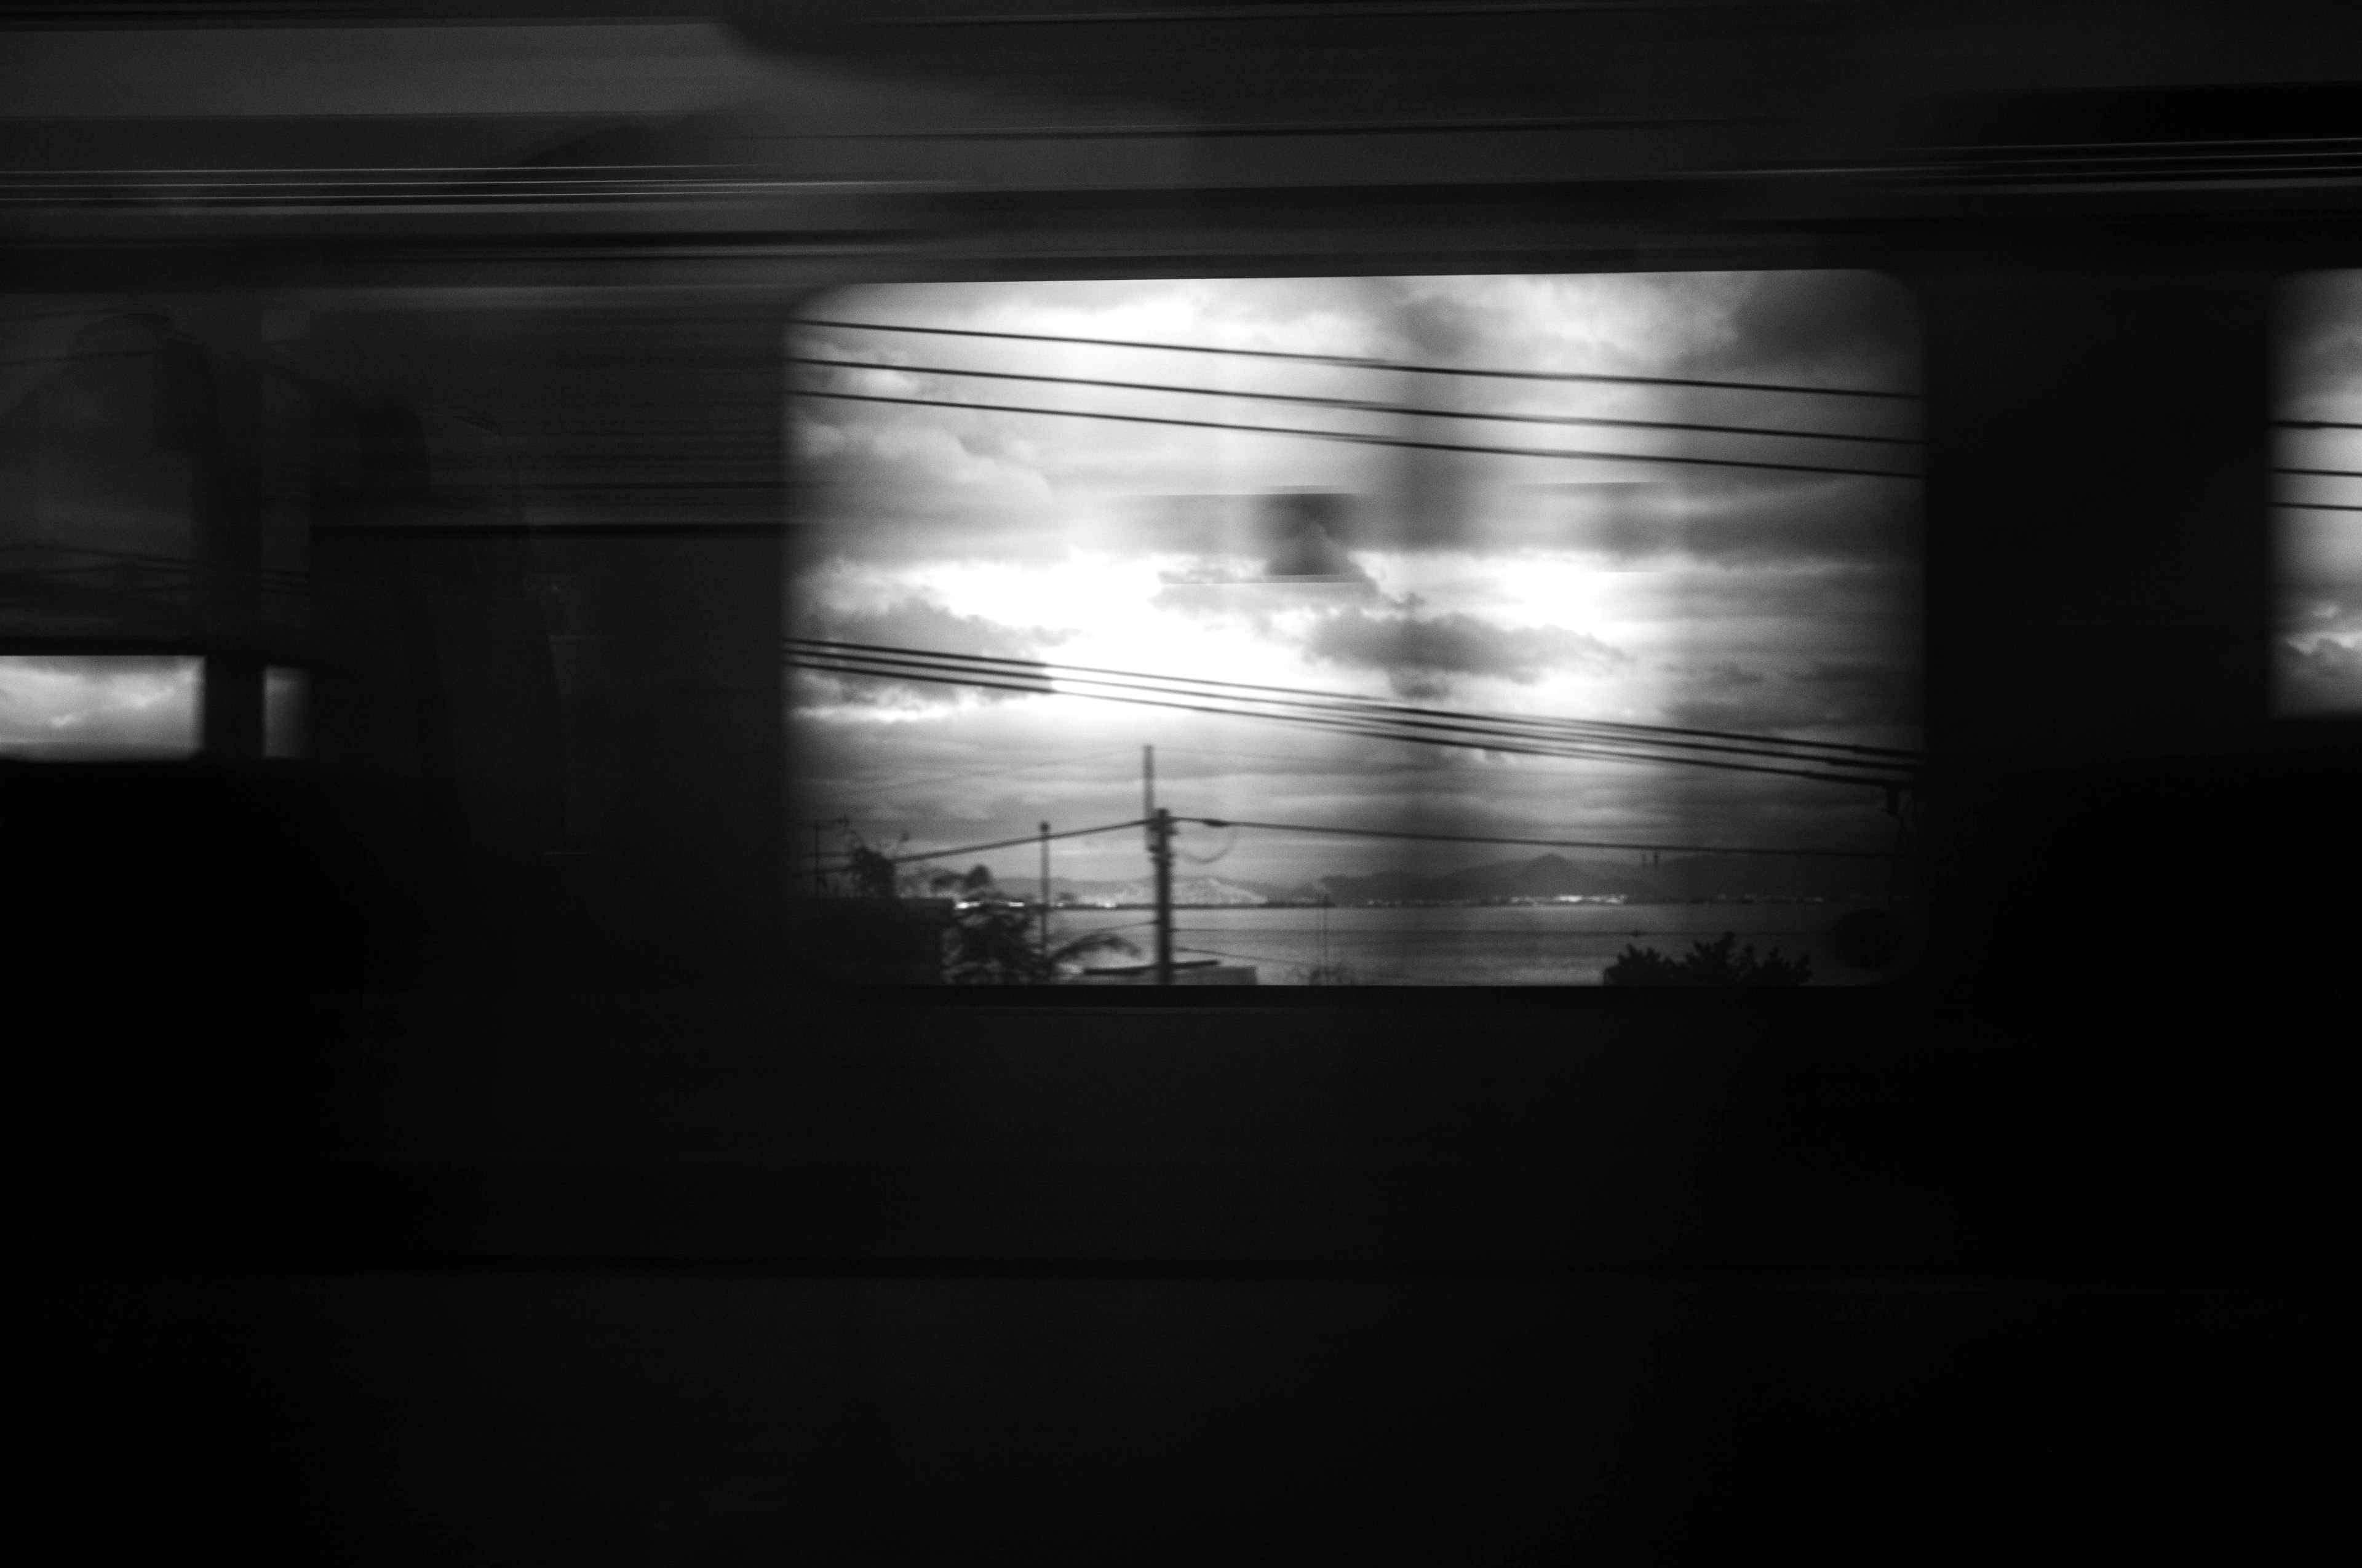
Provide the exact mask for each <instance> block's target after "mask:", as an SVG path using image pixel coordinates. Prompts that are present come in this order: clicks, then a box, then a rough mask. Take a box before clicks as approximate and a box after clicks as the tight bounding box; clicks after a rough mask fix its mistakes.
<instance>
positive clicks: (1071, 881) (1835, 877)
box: [1005, 855, 1887, 905]
mask: <svg viewBox="0 0 2362 1568" xmlns="http://www.w3.org/2000/svg"><path fill="white" fill-rule="evenodd" d="M1886 882H1887V862H1886V861H1885V860H1884V859H1875V860H1832V859H1826V858H1814V857H1809V856H1768V855H1764V856H1758V855H1690V856H1674V857H1672V858H1668V859H1666V860H1663V861H1661V862H1660V863H1659V864H1657V865H1654V866H1635V865H1633V864H1631V863H1630V862H1629V861H1628V860H1617V861H1608V860H1589V859H1586V860H1572V859H1569V858H1568V857H1566V856H1562V855H1539V856H1534V857H1532V858H1531V859H1528V860H1503V861H1497V862H1495V863H1494V864H1491V865H1488V866H1472V867H1466V868H1465V869H1463V870H1459V871H1451V872H1446V873H1444V874H1443V875H1441V876H1439V877H1419V876H1414V875H1413V874H1411V873H1409V872H1407V871H1380V872H1376V873H1374V874H1373V875H1370V876H1367V877H1323V878H1320V879H1319V881H1318V882H1307V883H1301V884H1298V885H1297V886H1295V887H1292V888H1291V887H1283V886H1281V885H1280V884H1278V883H1275V882H1256V881H1251V880H1249V879H1247V878H1242V877H1175V878H1174V879H1173V900H1174V902H1175V903H1180V904H1264V903H1317V902H1319V900H1321V898H1322V897H1323V896H1324V895H1325V896H1326V897H1327V898H1328V899H1329V900H1330V901H1331V902H1332V903H1336V904H1340V905H1351V904H1407V903H1454V902H1462V901H1471V900H1486V899H1554V898H1564V897H1568V896H1571V895H1573V896H1582V897H1587V898H1606V897H1622V898H1626V899H1629V900H1633V901H1635V902H1639V903H1649V902H1682V901H1685V900H1697V899H1716V898H1773V899H1782V898H1787V899H1802V898H1860V897H1864V896H1868V895H1871V894H1879V893H1883V892H1884V891H1885V890H1886ZM1036 886H1037V885H1036V884H1035V883H1034V882H1033V881H1032V879H1030V878H1017V879H1014V880H1012V881H1011V882H1010V883H1009V884H1008V885H1007V887H1006V889H1005V890H1006V891H1008V892H1009V893H1010V895H1012V896H1015V897H1025V896H1028V895H1031V894H1032V893H1033V892H1034V891H1035V890H1036ZM1050 891H1051V897H1052V898H1053V899H1059V898H1071V899H1073V900H1075V901H1076V902H1078V903H1115V904H1145V903H1149V902H1151V901H1153V900H1154V898H1155V896H1156V894H1155V886H1154V884H1153V882H1152V881H1151V880H1150V878H1146V877H1137V878H1128V879H1125V880H1122V881H1086V880H1081V879H1078V878H1069V877H1054V878H1051V879H1050Z"/></svg>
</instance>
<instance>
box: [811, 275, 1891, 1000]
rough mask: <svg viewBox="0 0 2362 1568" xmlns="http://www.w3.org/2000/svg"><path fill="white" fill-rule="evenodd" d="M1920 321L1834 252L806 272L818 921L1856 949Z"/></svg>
mask: <svg viewBox="0 0 2362 1568" xmlns="http://www.w3.org/2000/svg"><path fill="white" fill-rule="evenodd" d="M1915 334H1916V327H1915V315H1914V312H1913V310H1912V307H1911V305H1910V303H1909V301H1908V299H1907V297H1906V296H1904V294H1903V293H1902V292H1901V291H1900V290H1899V289H1897V288H1896V287H1895V286H1894V285H1893V284H1892V283H1891V282H1887V281H1886V280H1883V279H1882V278H1879V277H1876V276H1874V275H1870V274H1863V273H1850V272H1817V273H1816V272H1787V273H1778V272H1750V273H1687V274H1639V275H1622V276H1487V277H1432V278H1391V279H1382V278H1345V279H1339V278H1316V279H1254V280H1235V279H1234V280H1223V281H1202V280H1201V281H1187V282H1165V281H1160V282H1062V283H1006V282H995V283H977V284H926V285H900V286H892V287H878V288H866V289H859V290H851V291H845V292H840V293H832V294H829V295H826V296H823V297H822V298H820V299H818V300H816V301H814V302H812V303H811V304H808V305H807V307H806V308H805V309H804V310H803V311H802V312H801V313H800V316H799V319H798V322H797V324H796V325H795V326H793V327H792V328H791V329H790V332H789V347H788V358H789V377H790V386H791V389H792V392H793V394H794V395H793V396H792V398H791V400H790V413H789V424H790V452H791V463H792V470H791V471H792V477H793V480H794V484H795V495H796V501H795V507H794V516H795V519H796V530H795V537H796V541H797V542H796V547H795V548H794V550H793V552H792V561H793V564H792V566H791V581H790V602H791V615H790V626H789V633H790V635H789V643H788V662H789V666H790V669H791V676H790V682H789V691H790V697H789V703H790V719H791V725H790V728H791V740H792V743H793V749H794V757H795V761H794V767H793V775H794V776H793V779H792V785H791V788H792V791H793V798H794V808H793V809H794V811H795V812H796V832H795V834H794V837H795V839H796V842H797V844H798V845H799V850H800V855H801V856H803V857H804V858H803V861H802V866H803V869H802V870H801V871H800V872H799V874H798V876H797V878H796V885H797V887H798V888H799V889H800V891H801V892H802V894H803V895H804V903H805V909H806V912H807V914H808V915H810V916H811V918H810V919H809V920H808V921H807V922H806V926H805V931H806V936H805V938H804V944H805V950H806V953H807V955H808V956H809V957H811V958H812V960H813V961H814V962H815V963H816V964H817V965H818V966H820V967H821V968H822V971H823V972H829V973H834V974H837V975H840V976H844V977H868V978H872V979H880V980H934V979H941V980H949V981H955V982H957V981H977V982H1011V981H1021V982H1035V983H1042V982H1064V983H1071V984H1083V985H1141V984H1157V983H1167V984H1226V983H1232V984H1235V983H1253V984H1273V983H1312V984H1322V983H1328V984H1357V983H1360V984H1387V983H1391V984H1430V985H1486V984H1509V985H1515V984H1540V985H1566V984H1592V983H1597V982H1600V981H1601V980H1603V979H1606V980H1608V981H1610V982H1613V983H1624V982H1638V983H1681V982H1683V981H1697V982H1700V983H1717V982H1719V983H1729V982H1733V981H1738V982H1745V981H1749V980H1753V981H1760V982H1768V983H1782V982H1794V981H1798V980H1804V979H1809V980H1810V981H1811V982H1813V983H1816V984H1819V983H1827V982H1832V981H1836V982H1844V981H1861V980H1866V979H1871V978H1875V977H1879V976H1880V975H1882V974H1883V973H1887V972H1890V971H1891V966H1892V961H1893V957H1894V952H1895V942H1894V941H1893V939H1892V933H1893V932H1894V931H1897V930H1899V929H1901V927H1902V925H1903V924H1904V922H1901V921H1900V920H1898V919H1897V918H1896V914H1895V911H1894V909H1893V906H1894V904H1895V903H1896V902H1897V900H1901V899H1903V898H1904V897H1906V896H1907V886H1908V880H1907V876H1906V875H1905V871H1904V865H1903V854H1904V848H1905V845H1906V839H1907V834H1905V831H1904V829H1905V824H1906V823H1907V822H1908V820H1909V811H1910V805H1909V803H1910V801H1911V799H1912V787H1913V783H1914V779H1915V767H1916V762H1917V756H1916V752H1915V747H1916V746H1917V745H1918V744H1919V734H1918V724H1919V701H1920V696H1919V679H1918V672H1917V641H1918V633H1917V627H1918V617H1919V613H1920V604H1919V591H1918V588H1917V580H1916V574H1917V570H1918V559H1919V550H1918V505H1919V486H1918V484H1917V482H1916V480H1915V474H1916V473H1917V471H1918V462H1917V458H1918V453H1919V448H1918V446H1917V439H1918V435H1919V424H1918V404H1917V402H1916V401H1915V393H1916V390H1917V382H1916V363H1915V352H1916V336H1915ZM1849 916H1850V917H1853V918H1852V923H1850V924H1848V923H1847V920H1848V917H1849ZM1726 938H1727V940H1725V939H1726ZM1775 950H1776V952H1777V954H1778V957H1777V960H1776V962H1775V961H1774V960H1773V953H1774V951H1775Z"/></svg>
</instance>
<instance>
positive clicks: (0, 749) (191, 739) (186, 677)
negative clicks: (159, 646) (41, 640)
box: [0, 655, 204, 762]
mask: <svg viewBox="0 0 2362 1568" xmlns="http://www.w3.org/2000/svg"><path fill="white" fill-rule="evenodd" d="M201 665H202V661H201V660H198V659H195V658H188V657H155V656H141V655H112V656H109V655H17V656H13V657H0V756H10V757H16V758H18V759H21V760H29V761H37V762H62V761H145V760H162V759H166V758H171V757H182V756H192V755H193V754H194V753H195V751H196V749H197V745H198V742H199V741H200V740H201V739H202V738H203V737H202V733H201V728H200V726H201V723H202V721H201V719H200V717H199V712H200V703H199V700H200V697H201V695H202V692H203V679H204V676H203V670H202V668H201Z"/></svg>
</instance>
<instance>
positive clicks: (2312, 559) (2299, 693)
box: [2273, 271, 2362, 714]
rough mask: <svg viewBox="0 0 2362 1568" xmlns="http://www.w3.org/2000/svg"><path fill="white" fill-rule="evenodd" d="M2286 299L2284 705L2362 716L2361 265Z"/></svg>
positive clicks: (2280, 497)
mask: <svg viewBox="0 0 2362 1568" xmlns="http://www.w3.org/2000/svg"><path fill="white" fill-rule="evenodd" d="M2281 305H2282V315H2281V324H2282V340H2281V353H2280V380H2279V406H2278V410H2277V415H2276V417H2277V425H2276V436H2277V446H2278V451H2277V453H2276V455H2275V458H2274V469H2275V472H2274V475H2273V480H2274V486H2275V493H2274V497H2273V499H2274V503H2275V504H2274V513H2275V516H2276V519H2277V525H2278V527H2277V543H2278V547H2279V613H2278V617H2277V624H2276V625H2275V627H2274V646H2273V655H2274V685H2275V692H2274V696H2275V706H2276V707H2277V709H2278V711H2279V712H2281V713H2283V714H2301V713H2355V712H2362V271H2352V272H2321V273H2314V274H2312V275H2311V276H2308V277H2304V278H2300V279H2296V280H2294V281H2292V282H2290V283H2289V284H2288V285H2287V286H2286V288H2285V291H2284V293H2283V295H2282V299H2281Z"/></svg>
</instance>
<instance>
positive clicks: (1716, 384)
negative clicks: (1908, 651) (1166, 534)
mask: <svg viewBox="0 0 2362 1568" xmlns="http://www.w3.org/2000/svg"><path fill="white" fill-rule="evenodd" d="M795 325H797V326H832V327H845V328H851V329H854V330H856V331H862V332H907V333H914V334H922V335H924V336H928V337H980V338H991V339H996V340H999V341H1003V342H1021V343H1080V344H1087V345H1090V346H1092V347H1094V348H1151V349H1157V350H1161V351H1165V352H1170V353H1175V354H1217V355H1223V356H1228V357H1231V358H1237V359H1280V360H1286V361H1290V362H1292V363H1296V364H1306V365H1336V366H1343V367H1346V368H1348V369H1352V370H1396V371H1404V372H1407V373H1409V374H1412V375H1422V376H1468V377H1473V378H1477V379H1481V380H1494V381H1596V382H1603V383H1606V384H1609V385H1617V386H1660V387H1702V388H1706V389H1710V390H1713V391H1718V392H1792V393H1803V394H1808V395H1812V396H1816V397H1862V398H1882V399H1889V400H1893V401H1897V402H1907V403H1916V402H1919V401H1921V399H1920V394H1919V393H1917V392H1884V391H1879V390H1875V389H1872V388H1868V387H1815V386H1800V385H1796V384H1794V383H1790V382H1782V381H1706V380H1701V379H1698V378H1695V377H1686V376H1625V375H1608V374H1604V373H1601V372H1597V371H1583V370H1500V369H1491V368H1476V367H1471V366H1465V365H1419V364H1411V363H1408V362H1406V361H1402V360H1396V359H1367V358H1362V357H1358V356H1354V355H1347V354H1305V353H1293V352H1289V351H1287V350H1285V349H1278V348H1224V347H1219V346H1216V345H1213V344H1205V343H1150V342H1143V341H1141V340H1138V339H1135V338H1127V337H1077V336H1074V335H1071V334H1065V333H1054V332H988V331H985V330H982V329H980V328H975V327H955V326H906V325H902V324H900V323H895V322H885V321H844V320H838V319H834V318H831V317H825V316H800V317H798V318H797V319H796V322H795Z"/></svg>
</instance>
